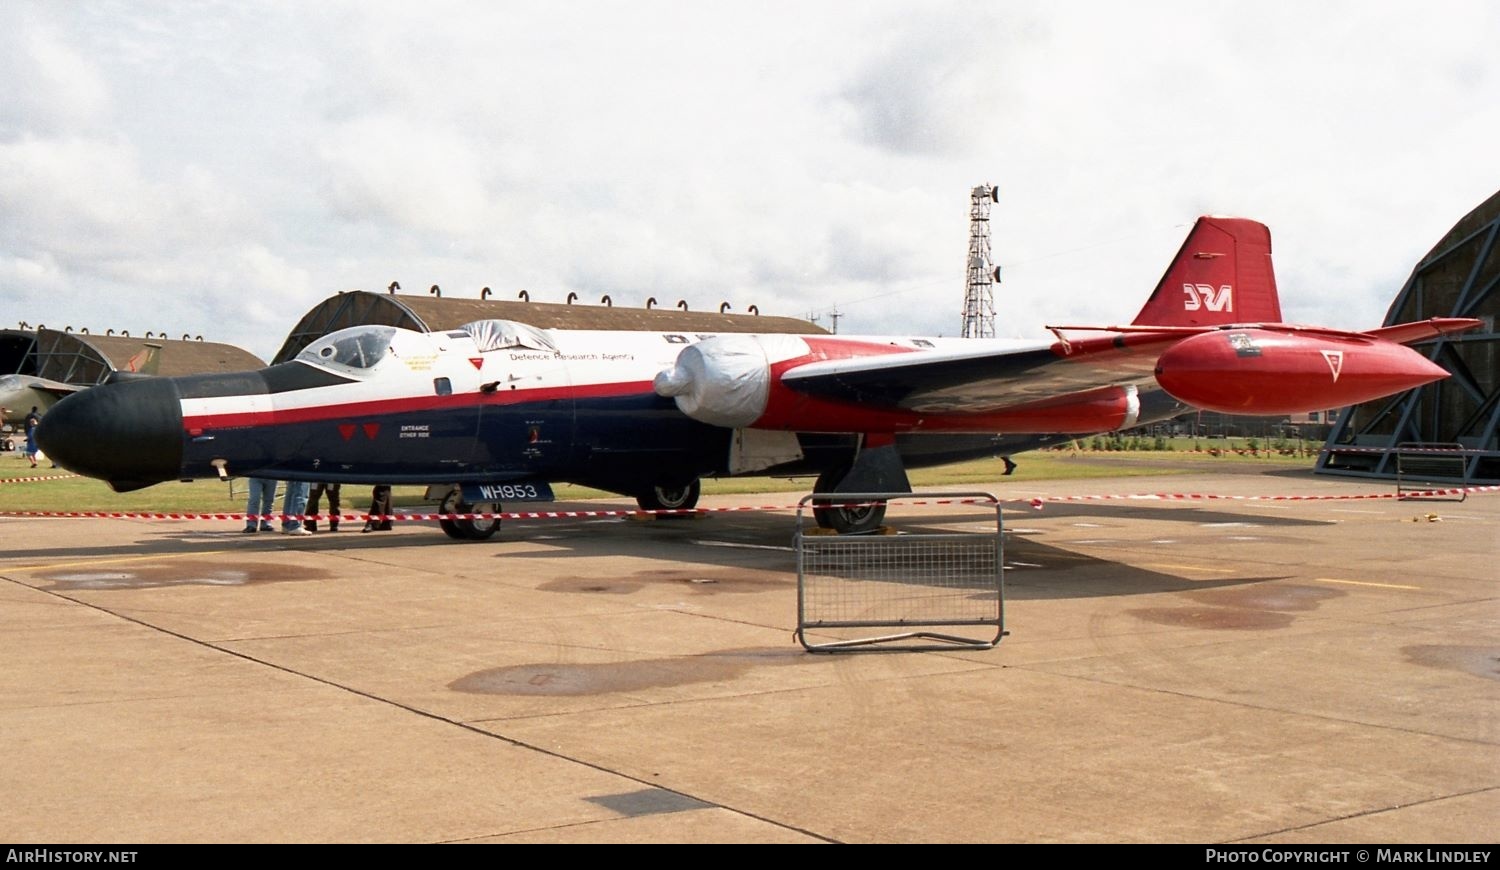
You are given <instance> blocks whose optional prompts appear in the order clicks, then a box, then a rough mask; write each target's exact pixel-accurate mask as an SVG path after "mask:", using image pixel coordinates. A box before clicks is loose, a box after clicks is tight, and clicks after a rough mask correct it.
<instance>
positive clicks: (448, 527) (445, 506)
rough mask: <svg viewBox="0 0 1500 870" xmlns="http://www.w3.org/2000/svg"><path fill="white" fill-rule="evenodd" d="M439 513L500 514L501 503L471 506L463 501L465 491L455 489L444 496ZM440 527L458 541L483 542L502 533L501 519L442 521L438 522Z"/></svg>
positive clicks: (444, 532) (484, 503) (483, 503)
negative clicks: (497, 533) (499, 532)
mask: <svg viewBox="0 0 1500 870" xmlns="http://www.w3.org/2000/svg"><path fill="white" fill-rule="evenodd" d="M438 512H439V513H443V514H498V513H499V512H500V503H499V502H481V503H480V504H469V503H468V502H466V501H464V500H463V491H462V490H460V489H458V488H456V487H455V488H454V489H452V490H449V492H448V494H447V495H445V496H443V501H442V504H441V505H440V506H439V507H438ZM438 525H439V526H442V528H443V534H445V535H447V536H448V537H450V538H453V539H454V540H456V541H483V540H486V539H488V538H491V537H494V535H495V533H496V532H498V531H500V518H499V517H491V518H490V519H479V518H475V519H441V520H438Z"/></svg>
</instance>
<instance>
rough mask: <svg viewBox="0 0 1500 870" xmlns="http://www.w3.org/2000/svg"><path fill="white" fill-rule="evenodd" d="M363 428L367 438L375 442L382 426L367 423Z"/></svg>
mask: <svg viewBox="0 0 1500 870" xmlns="http://www.w3.org/2000/svg"><path fill="white" fill-rule="evenodd" d="M363 428H364V430H365V437H366V438H368V439H370V440H371V441H374V440H375V435H376V433H378V432H379V431H380V424H379V423H365V424H363Z"/></svg>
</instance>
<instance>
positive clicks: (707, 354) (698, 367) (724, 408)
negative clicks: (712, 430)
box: [652, 334, 808, 429]
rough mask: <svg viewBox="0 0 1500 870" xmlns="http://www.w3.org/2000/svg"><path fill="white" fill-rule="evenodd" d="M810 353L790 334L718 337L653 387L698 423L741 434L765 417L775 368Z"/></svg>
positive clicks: (684, 356)
mask: <svg viewBox="0 0 1500 870" xmlns="http://www.w3.org/2000/svg"><path fill="white" fill-rule="evenodd" d="M807 353H808V346H807V342H805V341H803V340H802V339H800V338H796V337H795V336H790V335H751V334H730V335H716V336H714V337H713V338H707V339H704V340H703V341H700V342H698V343H697V344H692V345H688V346H687V347H685V348H683V349H682V352H681V353H679V354H678V355H677V362H676V363H674V364H673V365H672V367H671V368H669V369H666V370H665V371H663V372H661V373H660V374H658V375H657V376H656V379H655V380H654V381H653V382H652V386H653V388H654V389H655V390H656V394H657V395H658V396H670V397H672V398H675V399H676V400H677V407H678V409H679V410H681V411H682V413H684V414H686V415H688V416H689V417H691V418H693V419H694V420H697V421H698V422H700V423H710V424H712V425H715V426H727V427H729V428H732V429H739V428H743V427H745V426H749V425H750V424H751V423H754V422H755V421H756V420H757V419H759V418H760V416H761V415H762V414H764V413H765V410H766V403H767V401H768V399H769V397H770V395H771V386H772V384H771V364H772V363H775V362H780V361H782V360H787V359H792V358H794V357H800V356H806V355H807Z"/></svg>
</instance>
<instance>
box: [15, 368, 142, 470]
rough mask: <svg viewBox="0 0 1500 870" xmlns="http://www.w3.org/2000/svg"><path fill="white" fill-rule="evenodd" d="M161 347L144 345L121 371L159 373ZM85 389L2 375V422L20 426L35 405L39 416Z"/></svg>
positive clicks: (45, 380)
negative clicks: (69, 396) (62, 400)
mask: <svg viewBox="0 0 1500 870" xmlns="http://www.w3.org/2000/svg"><path fill="white" fill-rule="evenodd" d="M161 347H162V346H161V345H160V344H156V343H154V342H148V343H146V344H143V345H142V347H141V351H140V352H139V353H137V354H135V355H134V356H132V357H131V358H130V359H129V360H127V361H126V363H125V366H124V367H123V368H121V369H120V370H119V372H126V373H130V374H143V375H154V374H156V373H157V370H158V366H159V364H160V357H159V354H160V351H161ZM115 374H118V372H116V373H112V374H111V377H114V376H115ZM84 389H88V387H87V386H80V385H78V384H68V383H64V382H62V381H54V380H50V379H48V378H40V377H37V376H35V375H0V423H3V424H4V425H6V426H11V427H15V426H20V425H21V424H22V423H23V422H24V421H25V419H26V415H27V414H29V413H31V409H32V408H36V409H37V413H38V415H45V414H46V413H47V410H48V409H49V408H51V407H52V406H53V405H55V404H57V402H58V401H59V400H60V399H62V398H63V397H64V396H67V395H71V394H72V393H76V392H78V391H79V390H84ZM6 449H10V448H6Z"/></svg>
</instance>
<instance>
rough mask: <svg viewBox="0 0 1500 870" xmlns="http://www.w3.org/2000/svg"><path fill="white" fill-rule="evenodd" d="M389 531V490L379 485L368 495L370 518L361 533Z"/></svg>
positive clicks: (383, 485)
mask: <svg viewBox="0 0 1500 870" xmlns="http://www.w3.org/2000/svg"><path fill="white" fill-rule="evenodd" d="M390 530H391V488H390V487H389V486H386V485H385V484H380V485H379V486H377V487H375V489H374V490H373V491H372V492H371V493H370V516H369V518H368V519H366V520H365V527H364V528H362V529H360V531H362V532H389V531H390Z"/></svg>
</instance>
